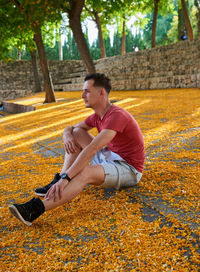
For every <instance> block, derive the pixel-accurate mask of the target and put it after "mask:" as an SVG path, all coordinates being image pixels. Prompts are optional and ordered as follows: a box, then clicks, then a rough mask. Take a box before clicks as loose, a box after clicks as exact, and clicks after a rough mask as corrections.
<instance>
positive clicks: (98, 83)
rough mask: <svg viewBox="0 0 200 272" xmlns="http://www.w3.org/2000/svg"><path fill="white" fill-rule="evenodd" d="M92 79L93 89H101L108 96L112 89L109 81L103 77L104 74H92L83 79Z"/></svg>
mask: <svg viewBox="0 0 200 272" xmlns="http://www.w3.org/2000/svg"><path fill="white" fill-rule="evenodd" d="M90 79H93V80H94V84H93V85H94V86H95V87H103V88H104V89H105V90H106V92H107V93H108V94H109V93H110V90H111V88H112V86H111V83H110V79H109V78H108V77H107V76H105V75H104V74H100V73H94V74H89V75H87V76H86V77H85V81H87V80H90Z"/></svg>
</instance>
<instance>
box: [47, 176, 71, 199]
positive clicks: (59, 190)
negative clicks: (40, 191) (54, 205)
mask: <svg viewBox="0 0 200 272" xmlns="http://www.w3.org/2000/svg"><path fill="white" fill-rule="evenodd" d="M68 183H69V182H68V181H67V180H66V179H60V180H59V181H58V182H57V183H56V184H54V185H53V186H52V187H51V188H50V189H49V190H48V192H47V193H46V195H45V199H46V200H50V199H53V200H54V201H57V200H60V199H61V198H62V196H63V191H64V188H65V187H66V186H67V184H68Z"/></svg>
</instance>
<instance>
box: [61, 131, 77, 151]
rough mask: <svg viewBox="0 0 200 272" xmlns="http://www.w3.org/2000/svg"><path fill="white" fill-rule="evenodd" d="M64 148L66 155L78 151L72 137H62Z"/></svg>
mask: <svg viewBox="0 0 200 272" xmlns="http://www.w3.org/2000/svg"><path fill="white" fill-rule="evenodd" d="M64 146H65V151H66V152H67V154H72V153H76V152H78V151H80V147H79V146H77V144H76V142H75V140H74V138H73V136H72V135H69V134H68V136H67V137H64Z"/></svg>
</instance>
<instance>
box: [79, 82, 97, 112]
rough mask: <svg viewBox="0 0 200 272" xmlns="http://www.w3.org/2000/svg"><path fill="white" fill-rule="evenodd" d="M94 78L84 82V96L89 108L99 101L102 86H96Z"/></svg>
mask: <svg viewBox="0 0 200 272" xmlns="http://www.w3.org/2000/svg"><path fill="white" fill-rule="evenodd" d="M93 84H94V80H93V79H90V80H87V81H85V82H84V85H83V92H82V96H81V97H82V98H83V100H84V102H85V106H86V107H87V108H93V107H95V106H96V105H97V103H99V98H100V89H101V88H100V87H94V86H93Z"/></svg>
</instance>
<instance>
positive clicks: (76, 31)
mask: <svg viewBox="0 0 200 272" xmlns="http://www.w3.org/2000/svg"><path fill="white" fill-rule="evenodd" d="M84 2H85V0H69V5H68V4H67V3H66V4H65V5H62V9H63V11H65V12H67V13H68V16H69V25H70V28H71V29H72V32H73V36H74V39H75V41H76V44H77V47H78V50H79V53H80V55H81V58H82V61H83V64H84V66H85V68H86V71H87V73H94V72H95V66H94V64H93V61H92V57H91V54H90V51H89V48H88V44H87V42H86V39H85V37H84V33H83V31H82V27H81V13H82V10H83V6H84Z"/></svg>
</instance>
